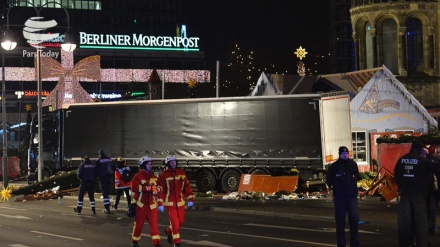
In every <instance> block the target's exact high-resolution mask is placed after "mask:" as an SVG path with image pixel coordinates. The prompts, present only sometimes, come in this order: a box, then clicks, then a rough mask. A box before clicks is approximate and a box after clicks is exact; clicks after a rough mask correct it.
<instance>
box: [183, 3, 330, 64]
mask: <svg viewBox="0 0 440 247" xmlns="http://www.w3.org/2000/svg"><path fill="white" fill-rule="evenodd" d="M184 2H185V10H186V15H187V20H186V24H187V32H188V35H189V36H193V37H197V36H198V37H200V48H201V50H202V51H205V52H206V55H207V59H208V60H214V61H215V60H220V61H221V62H222V61H223V60H225V57H227V56H228V55H229V54H230V53H231V51H232V50H233V49H234V47H235V45H236V44H239V46H240V47H242V48H243V49H246V50H252V51H253V52H254V57H255V58H254V59H255V63H256V64H257V65H258V64H261V65H262V64H264V63H267V64H275V65H276V66H278V67H279V68H283V69H288V70H290V71H292V72H294V71H295V70H296V63H297V62H298V59H297V58H296V56H295V54H294V52H295V51H296V49H297V48H299V46H302V47H303V48H305V49H306V50H307V51H308V53H309V54H308V56H307V57H306V60H305V62H306V64H307V62H309V63H311V62H312V60H313V56H316V55H328V51H329V48H328V40H329V38H328V33H329V31H328V30H329V23H328V16H329V12H328V6H329V1H325V0H271V1H268V0H259V1H255V0H222V1H213V0H185V1H184Z"/></svg>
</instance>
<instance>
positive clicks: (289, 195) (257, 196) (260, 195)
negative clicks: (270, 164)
mask: <svg viewBox="0 0 440 247" xmlns="http://www.w3.org/2000/svg"><path fill="white" fill-rule="evenodd" d="M328 196H329V194H328V193H327V192H311V193H309V192H306V193H299V194H298V193H295V192H288V191H279V192H274V193H270V194H265V193H264V192H251V191H242V192H232V193H229V194H228V195H224V196H223V197H222V199H223V200H285V201H290V200H299V199H319V198H325V197H328Z"/></svg>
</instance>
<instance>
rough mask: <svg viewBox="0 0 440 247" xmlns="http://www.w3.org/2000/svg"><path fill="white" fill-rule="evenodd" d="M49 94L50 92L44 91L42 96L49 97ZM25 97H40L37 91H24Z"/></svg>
mask: <svg viewBox="0 0 440 247" xmlns="http://www.w3.org/2000/svg"><path fill="white" fill-rule="evenodd" d="M48 95H49V92H48V91H43V92H41V96H48ZM24 96H31V97H33V96H38V92H37V91H24Z"/></svg>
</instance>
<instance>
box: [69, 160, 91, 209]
mask: <svg viewBox="0 0 440 247" xmlns="http://www.w3.org/2000/svg"><path fill="white" fill-rule="evenodd" d="M77 176H78V179H79V180H80V182H81V184H80V186H79V189H78V190H79V191H78V203H77V206H76V208H74V209H73V211H75V212H77V213H79V214H80V213H81V210H82V207H83V200H84V194H85V193H86V192H87V194H88V195H89V200H90V207H91V208H92V214H96V210H95V195H94V194H95V185H94V184H95V179H96V165H95V164H94V163H93V162H92V161H90V159H89V157H87V156H86V157H84V162H83V163H82V164H81V165H80V166H79V167H78V172H77Z"/></svg>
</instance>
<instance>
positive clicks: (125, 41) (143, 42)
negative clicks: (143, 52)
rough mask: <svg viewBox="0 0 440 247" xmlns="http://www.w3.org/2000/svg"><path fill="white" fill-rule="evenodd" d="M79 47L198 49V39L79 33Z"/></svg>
mask: <svg viewBox="0 0 440 247" xmlns="http://www.w3.org/2000/svg"><path fill="white" fill-rule="evenodd" d="M79 34H80V42H79V43H80V45H97V46H133V47H169V48H171V47H175V48H183V47H184V48H198V47H199V39H200V38H189V37H169V36H145V35H143V34H132V35H131V36H130V35H119V34H88V33H85V32H80V33H79Z"/></svg>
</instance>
